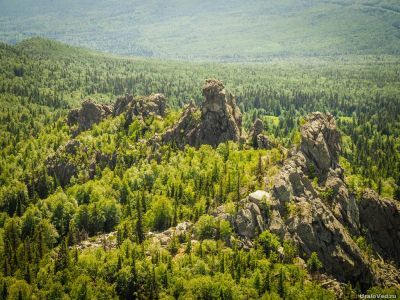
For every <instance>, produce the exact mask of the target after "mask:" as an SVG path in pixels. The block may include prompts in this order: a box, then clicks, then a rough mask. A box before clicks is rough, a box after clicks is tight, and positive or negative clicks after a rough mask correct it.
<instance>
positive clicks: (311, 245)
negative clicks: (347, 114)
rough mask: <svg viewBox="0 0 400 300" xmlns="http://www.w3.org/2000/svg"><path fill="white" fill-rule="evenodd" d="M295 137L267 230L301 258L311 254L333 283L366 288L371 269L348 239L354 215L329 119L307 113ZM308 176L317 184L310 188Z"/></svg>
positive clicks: (279, 179)
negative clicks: (291, 243) (295, 146)
mask: <svg viewBox="0 0 400 300" xmlns="http://www.w3.org/2000/svg"><path fill="white" fill-rule="evenodd" d="M301 137H302V142H301V146H300V150H299V151H297V152H295V153H293V154H292V156H291V157H290V158H289V159H288V160H287V161H286V162H285V164H284V166H283V167H282V169H281V172H280V173H279V175H278V176H277V178H276V181H275V184H274V187H273V197H274V198H275V199H276V200H277V201H278V202H277V203H275V205H271V210H272V212H271V219H270V220H269V223H268V226H269V229H270V230H271V231H272V232H274V233H276V234H278V235H280V236H281V237H282V238H283V237H290V238H291V239H293V240H294V241H295V242H296V243H297V245H298V246H299V249H300V253H301V255H302V256H303V257H304V258H307V257H308V256H309V255H310V254H311V253H312V252H316V253H317V254H318V257H319V258H320V259H321V261H322V263H323V265H324V268H325V271H326V272H327V273H329V274H332V275H334V276H335V277H336V278H337V279H339V280H341V281H344V282H346V281H353V282H356V281H358V282H360V283H361V285H363V286H368V285H369V284H370V283H371V282H372V281H373V274H372V270H371V268H370V266H369V263H368V261H367V259H366V258H365V256H364V254H363V253H362V251H361V250H360V249H359V247H358V246H357V245H356V243H355V242H354V241H353V239H352V238H351V236H350V232H351V233H352V234H357V233H359V214H358V208H357V205H356V203H355V199H354V197H353V196H351V195H350V193H349V191H348V189H347V187H346V185H345V183H344V182H343V171H342V169H341V168H340V167H339V165H338V155H339V153H338V151H339V149H340V148H339V138H340V135H339V132H338V130H337V128H336V123H335V120H334V119H333V117H332V116H331V115H329V114H328V115H325V114H322V113H313V114H311V115H310V116H309V117H308V118H307V120H306V123H305V124H304V126H303V127H302V128H301ZM314 176H316V177H317V178H318V182H319V184H317V185H315V184H312V179H313V177H314ZM288 207H291V209H290V210H288V209H287V208H288ZM272 219H275V220H272ZM346 228H349V230H347V229H346ZM349 231H350V232H349Z"/></svg>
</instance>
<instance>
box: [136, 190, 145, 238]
mask: <svg viewBox="0 0 400 300" xmlns="http://www.w3.org/2000/svg"><path fill="white" fill-rule="evenodd" d="M136 210H137V221H136V235H137V239H138V242H139V244H141V243H143V241H144V230H143V217H142V209H141V206H140V201H139V197H137V198H136Z"/></svg>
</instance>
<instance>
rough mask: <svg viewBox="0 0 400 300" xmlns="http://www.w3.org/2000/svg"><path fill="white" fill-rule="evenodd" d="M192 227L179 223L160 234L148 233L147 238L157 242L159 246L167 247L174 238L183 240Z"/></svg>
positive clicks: (186, 223)
mask: <svg viewBox="0 0 400 300" xmlns="http://www.w3.org/2000/svg"><path fill="white" fill-rule="evenodd" d="M192 227H193V224H192V223H190V222H187V221H185V222H182V223H179V224H178V225H176V227H170V228H168V229H167V230H164V231H162V232H158V233H156V232H149V233H148V234H147V237H148V238H150V239H153V240H154V239H155V240H158V241H159V242H160V244H161V246H167V245H168V244H169V243H170V242H171V240H172V238H173V237H174V236H176V237H182V238H185V235H186V234H188V233H190V230H191V229H192Z"/></svg>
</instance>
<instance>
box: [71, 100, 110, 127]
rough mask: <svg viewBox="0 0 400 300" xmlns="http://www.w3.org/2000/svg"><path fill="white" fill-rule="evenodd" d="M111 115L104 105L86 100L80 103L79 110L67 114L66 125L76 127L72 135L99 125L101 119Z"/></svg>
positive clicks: (107, 107)
mask: <svg viewBox="0 0 400 300" xmlns="http://www.w3.org/2000/svg"><path fill="white" fill-rule="evenodd" d="M109 115H111V108H110V107H109V106H107V105H104V104H97V103H95V102H94V101H93V100H91V99H88V100H85V101H83V102H82V107H81V108H76V109H72V110H71V111H70V112H69V113H68V117H67V124H68V125H69V126H74V125H77V128H76V129H75V130H74V133H75V134H77V133H79V132H81V131H85V130H88V129H90V128H91V127H92V126H93V125H94V124H98V123H100V121H102V120H103V119H105V118H106V117H108V116H109Z"/></svg>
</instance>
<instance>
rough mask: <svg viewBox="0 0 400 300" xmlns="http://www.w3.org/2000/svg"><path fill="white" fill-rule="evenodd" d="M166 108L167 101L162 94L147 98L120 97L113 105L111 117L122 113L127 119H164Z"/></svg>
mask: <svg viewBox="0 0 400 300" xmlns="http://www.w3.org/2000/svg"><path fill="white" fill-rule="evenodd" d="M166 108H167V101H166V98H165V96H164V95H163V94H152V95H150V96H148V97H133V96H132V95H128V94H127V95H125V97H120V98H118V99H117V101H116V102H115V104H114V109H113V115H114V116H118V115H120V114H122V113H124V112H127V113H128V118H131V119H133V118H134V117H142V118H146V117H148V116H150V115H157V116H161V117H164V116H165V112H166Z"/></svg>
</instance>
